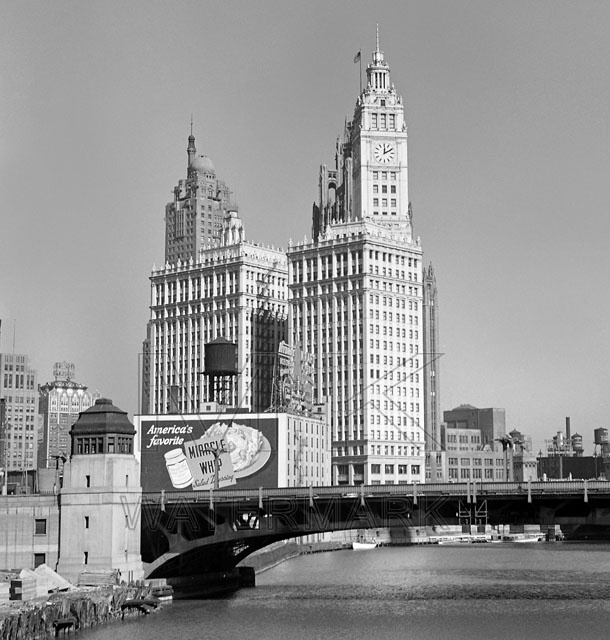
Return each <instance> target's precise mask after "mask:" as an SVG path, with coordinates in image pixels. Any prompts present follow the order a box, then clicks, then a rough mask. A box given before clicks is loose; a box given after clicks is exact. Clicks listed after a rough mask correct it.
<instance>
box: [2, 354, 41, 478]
mask: <svg viewBox="0 0 610 640" xmlns="http://www.w3.org/2000/svg"><path fill="white" fill-rule="evenodd" d="M0 398H2V399H3V400H4V424H3V425H2V430H1V433H0V443H1V445H2V446H1V451H0V467H2V469H3V471H6V470H8V471H9V472H11V471H27V470H29V469H36V461H37V453H36V451H37V445H38V383H37V373H36V370H35V369H33V368H32V365H31V363H30V358H29V357H28V356H27V355H24V354H15V353H0Z"/></svg>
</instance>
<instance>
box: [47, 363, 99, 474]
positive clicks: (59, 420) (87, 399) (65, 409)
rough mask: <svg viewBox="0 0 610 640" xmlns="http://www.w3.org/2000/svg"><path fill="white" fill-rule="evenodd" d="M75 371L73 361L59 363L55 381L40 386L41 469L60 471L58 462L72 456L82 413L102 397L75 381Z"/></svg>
mask: <svg viewBox="0 0 610 640" xmlns="http://www.w3.org/2000/svg"><path fill="white" fill-rule="evenodd" d="M74 373H75V368H74V365H73V364H72V363H69V362H56V363H55V366H54V367H53V377H54V380H53V381H52V382H47V383H45V384H43V385H40V388H39V392H40V398H39V404H38V413H39V414H40V420H41V425H40V427H41V429H40V436H41V439H40V440H39V445H38V468H39V469H50V468H57V465H58V462H57V461H58V459H59V458H61V457H64V458H67V457H68V456H69V455H70V429H71V428H72V425H73V424H74V423H75V422H76V421H77V420H78V416H79V414H80V412H81V411H85V410H86V409H88V408H89V407H91V406H92V405H93V404H94V402H95V401H96V400H97V398H99V397H100V394H99V393H98V392H97V391H96V392H93V393H92V392H90V391H88V390H87V387H86V386H85V385H84V384H80V383H78V382H75V381H74V379H73V378H74Z"/></svg>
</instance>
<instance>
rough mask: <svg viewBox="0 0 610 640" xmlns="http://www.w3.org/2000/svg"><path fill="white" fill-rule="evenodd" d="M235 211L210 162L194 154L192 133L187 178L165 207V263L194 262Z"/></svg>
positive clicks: (227, 191) (229, 195) (231, 200)
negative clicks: (226, 217)
mask: <svg viewBox="0 0 610 640" xmlns="http://www.w3.org/2000/svg"><path fill="white" fill-rule="evenodd" d="M230 211H233V212H237V205H236V204H235V203H234V202H233V194H232V193H231V191H230V190H229V188H228V187H227V185H226V183H225V182H223V181H222V180H220V179H219V178H218V177H217V175H216V169H215V168H214V164H213V163H212V160H211V159H210V158H208V157H207V156H204V155H197V149H196V148H195V136H194V135H193V132H192V126H191V135H190V136H189V139H188V147H187V175H186V179H185V180H180V181H179V182H178V184H177V185H176V186H175V187H174V199H173V201H172V202H170V203H169V204H168V205H167V206H166V207H165V261H166V263H168V264H176V263H177V262H178V261H180V262H182V263H186V262H188V261H189V260H191V259H192V260H197V258H198V256H199V252H200V250H201V249H207V248H209V247H210V246H211V245H214V244H216V243H217V242H218V241H219V240H220V236H221V234H222V228H223V221H224V218H225V216H226V214H227V213H229V212H230Z"/></svg>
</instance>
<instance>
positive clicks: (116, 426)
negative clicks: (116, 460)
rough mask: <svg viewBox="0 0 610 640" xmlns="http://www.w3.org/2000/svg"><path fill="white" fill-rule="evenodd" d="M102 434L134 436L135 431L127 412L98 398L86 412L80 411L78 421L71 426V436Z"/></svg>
mask: <svg viewBox="0 0 610 640" xmlns="http://www.w3.org/2000/svg"><path fill="white" fill-rule="evenodd" d="M104 433H120V434H125V435H132V436H133V435H135V433H136V430H135V428H134V426H133V425H132V424H131V422H129V418H128V417H127V412H126V411H122V410H121V409H119V408H118V407H115V406H114V405H113V404H112V400H109V399H108V398H98V399H97V400H96V401H95V404H94V405H93V406H91V407H89V408H88V409H87V410H86V411H82V412H81V414H80V416H79V418H78V420H77V421H76V422H75V423H74V425H73V426H72V430H71V431H70V434H71V435H75V434H76V435H86V434H96V435H101V434H104Z"/></svg>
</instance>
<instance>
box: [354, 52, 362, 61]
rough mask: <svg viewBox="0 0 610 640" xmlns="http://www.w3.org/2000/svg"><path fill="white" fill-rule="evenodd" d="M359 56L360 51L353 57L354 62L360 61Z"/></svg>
mask: <svg viewBox="0 0 610 640" xmlns="http://www.w3.org/2000/svg"><path fill="white" fill-rule="evenodd" d="M360 54H361V51H358V53H357V54H356V55H355V56H354V62H358V61H359V60H360Z"/></svg>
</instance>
